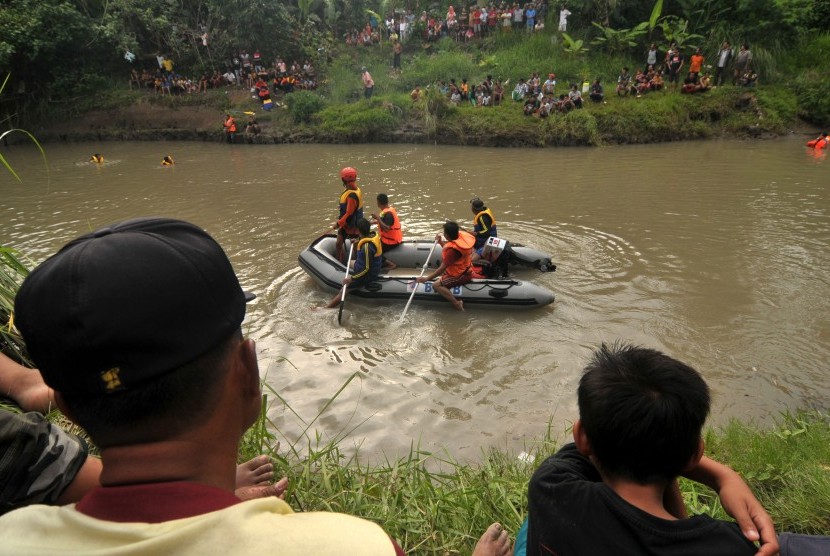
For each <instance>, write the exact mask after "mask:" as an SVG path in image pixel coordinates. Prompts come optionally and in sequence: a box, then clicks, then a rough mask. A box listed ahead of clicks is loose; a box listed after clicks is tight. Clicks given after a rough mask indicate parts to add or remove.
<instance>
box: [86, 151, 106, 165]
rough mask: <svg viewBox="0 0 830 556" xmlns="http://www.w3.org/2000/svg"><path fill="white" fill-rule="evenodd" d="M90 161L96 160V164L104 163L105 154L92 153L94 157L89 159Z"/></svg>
mask: <svg viewBox="0 0 830 556" xmlns="http://www.w3.org/2000/svg"><path fill="white" fill-rule="evenodd" d="M89 161H90V162H94V163H96V164H103V163H104V155H102V154H99V153H95V154H94V155H92V157H91V158H90V159H89Z"/></svg>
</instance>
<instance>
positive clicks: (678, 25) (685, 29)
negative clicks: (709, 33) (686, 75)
mask: <svg viewBox="0 0 830 556" xmlns="http://www.w3.org/2000/svg"><path fill="white" fill-rule="evenodd" d="M660 28H661V29H662V30H663V36H664V37H665V38H666V40H667V41H668V42H672V41H674V42H676V43H677V46H678V47H679V48H680V49H681V50H683V49H686V50H689V49H693V48H696V45H695V44H693V43H692V42H691V41H695V40H699V39H703V38H704V37H703V35H698V34H696V33H691V32H689V22H688V21H687V20H685V19H681V18H679V17H675V16H666V17H664V18H663V19H662V20H661V21H660Z"/></svg>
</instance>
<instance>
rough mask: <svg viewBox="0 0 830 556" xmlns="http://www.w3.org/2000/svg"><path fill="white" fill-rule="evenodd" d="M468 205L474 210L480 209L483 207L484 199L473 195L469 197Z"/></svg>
mask: <svg viewBox="0 0 830 556" xmlns="http://www.w3.org/2000/svg"><path fill="white" fill-rule="evenodd" d="M470 205H472V207H473V208H474V209H475V210H482V209H483V208H484V201H482V200H481V199H479V198H478V197H473V198H472V199H470Z"/></svg>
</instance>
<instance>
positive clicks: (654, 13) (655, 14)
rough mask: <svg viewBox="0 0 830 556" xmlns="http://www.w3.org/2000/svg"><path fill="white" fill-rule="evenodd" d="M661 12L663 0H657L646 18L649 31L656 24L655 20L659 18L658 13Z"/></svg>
mask: <svg viewBox="0 0 830 556" xmlns="http://www.w3.org/2000/svg"><path fill="white" fill-rule="evenodd" d="M661 13H663V0H657V2H655V3H654V8H652V10H651V16H650V17H649V18H648V29H649V31H651V30H652V29H654V27H655V26H656V25H657V20H659V19H660V14H661Z"/></svg>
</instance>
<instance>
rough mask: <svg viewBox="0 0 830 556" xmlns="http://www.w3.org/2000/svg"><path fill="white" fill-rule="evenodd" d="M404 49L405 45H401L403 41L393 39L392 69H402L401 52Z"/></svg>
mask: <svg viewBox="0 0 830 556" xmlns="http://www.w3.org/2000/svg"><path fill="white" fill-rule="evenodd" d="M402 51H403V45H401V41H398V40H396V41H392V69H396V70H400V69H401V52H402Z"/></svg>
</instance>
